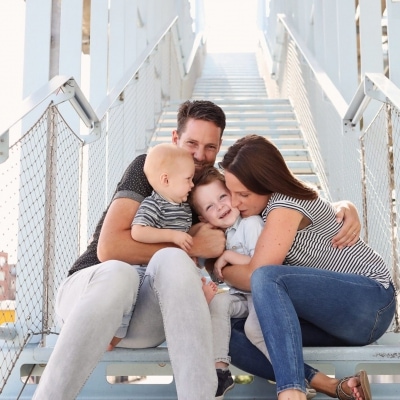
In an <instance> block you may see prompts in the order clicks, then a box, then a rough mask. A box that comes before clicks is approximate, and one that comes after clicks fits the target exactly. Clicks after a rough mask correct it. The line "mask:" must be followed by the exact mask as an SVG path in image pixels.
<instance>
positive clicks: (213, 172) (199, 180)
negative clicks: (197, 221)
mask: <svg viewBox="0 0 400 400" xmlns="http://www.w3.org/2000/svg"><path fill="white" fill-rule="evenodd" d="M215 181H220V182H222V183H223V184H224V185H225V177H224V175H223V174H222V173H221V171H220V170H219V169H217V168H215V167H213V166H208V167H205V168H204V169H202V170H200V171H198V172H197V171H196V173H195V175H194V177H193V184H194V187H193V188H192V190H191V192H190V193H189V197H188V202H189V204H190V206H191V207H192V208H193V210H194V211H196V213H197V214H200V213H199V210H198V208H197V205H196V202H195V201H194V198H195V193H196V190H197V189H198V188H199V187H200V186H204V185H209V184H210V183H212V182H215Z"/></svg>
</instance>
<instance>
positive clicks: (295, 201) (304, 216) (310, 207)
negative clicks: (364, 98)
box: [214, 135, 395, 400]
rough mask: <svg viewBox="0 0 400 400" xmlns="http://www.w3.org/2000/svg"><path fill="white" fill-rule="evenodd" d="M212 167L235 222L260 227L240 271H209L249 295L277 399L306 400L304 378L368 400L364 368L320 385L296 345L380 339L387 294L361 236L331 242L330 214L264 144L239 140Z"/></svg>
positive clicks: (386, 278) (387, 284)
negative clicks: (351, 241)
mask: <svg viewBox="0 0 400 400" xmlns="http://www.w3.org/2000/svg"><path fill="white" fill-rule="evenodd" d="M220 164H221V167H222V168H223V169H224V171H225V179H226V185H227V187H228V188H229V190H230V192H231V195H232V205H233V206H234V207H237V208H239V210H240V211H241V214H242V217H248V216H250V215H257V214H260V213H261V214H262V216H263V219H264V221H265V225H264V229H263V231H262V233H261V235H260V237H259V239H258V242H257V245H256V249H255V253H254V256H253V257H252V259H251V261H250V263H249V264H248V265H234V266H229V267H228V266H227V267H224V268H223V269H222V272H221V269H220V270H215V271H214V272H215V274H216V275H217V276H219V277H220V278H221V279H224V280H225V281H226V282H228V283H229V284H231V285H234V286H235V287H238V288H241V289H243V290H249V289H251V291H252V294H253V301H254V306H255V309H256V313H257V316H258V319H259V322H260V325H261V328H262V331H263V335H264V339H265V342H266V345H267V347H268V351H269V353H270V357H271V362H272V365H273V368H274V373H275V380H276V383H277V392H278V399H279V400H288V399H291V400H305V399H306V395H305V384H304V382H305V380H306V381H307V382H308V383H309V384H310V386H311V387H312V388H314V389H315V390H317V391H319V392H322V393H325V394H327V395H329V396H331V397H338V398H339V399H342V400H344V399H357V400H361V399H362V400H369V399H371V398H372V397H371V394H370V388H369V383H368V377H367V375H366V372H365V371H361V372H360V373H359V374H357V375H355V376H353V377H347V378H343V379H342V380H338V379H335V378H329V377H327V376H326V375H324V374H322V373H320V372H318V371H317V370H316V369H314V368H311V367H310V366H308V365H306V364H304V361H303V354H302V343H307V345H309V346H310V345H313V346H320V345H330V344H332V345H342V346H346V345H347V346H363V345H367V344H370V343H372V342H374V341H375V340H377V339H378V338H379V337H381V336H382V335H383V334H384V333H385V331H386V330H387V328H388V327H389V325H390V323H391V321H392V319H393V316H394V311H395V290H394V287H393V283H392V281H391V278H390V274H389V271H388V268H387V267H386V265H385V264H384V262H383V260H382V258H381V257H380V256H379V255H378V254H377V253H376V252H374V251H373V250H372V249H371V248H370V247H368V246H367V245H366V244H365V243H364V242H363V241H362V240H361V239H360V240H358V241H357V243H356V244H355V245H353V246H351V247H347V248H344V249H339V248H337V247H336V248H335V247H333V246H332V245H331V242H332V237H333V236H334V235H335V234H336V232H337V231H338V229H340V226H341V225H340V224H338V223H337V222H336V219H335V211H334V208H333V207H332V205H331V204H330V203H328V202H327V201H325V200H323V199H322V198H320V197H319V196H318V192H317V191H316V190H315V189H313V188H311V187H310V186H308V185H306V184H305V183H303V182H301V181H300V180H298V179H297V178H296V177H295V176H294V175H293V174H292V173H291V172H290V171H289V169H288V168H287V166H286V163H285V161H284V159H283V157H282V155H281V154H280V152H279V150H278V149H277V148H276V147H275V146H274V145H273V144H272V143H271V142H270V141H268V140H267V139H265V138H263V137H261V136H257V135H249V136H246V137H244V138H242V139H240V140H238V141H237V142H236V143H235V144H234V145H233V146H231V147H230V148H229V149H228V152H227V153H226V154H225V156H224V158H223V160H222V162H221V163H220ZM249 165H251V168H248V166H249ZM338 293H340V295H338ZM301 324H303V327H302V326H301ZM304 325H307V329H304ZM302 328H303V336H302ZM305 331H306V332H307V334H306V337H305V336H304V332H305Z"/></svg>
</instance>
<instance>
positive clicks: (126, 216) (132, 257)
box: [97, 198, 173, 264]
mask: <svg viewBox="0 0 400 400" xmlns="http://www.w3.org/2000/svg"><path fill="white" fill-rule="evenodd" d="M139 205H140V203H139V202H137V201H135V200H132V199H128V198H119V199H115V200H114V201H113V202H112V203H111V204H110V207H109V209H108V211H107V214H106V217H105V219H104V223H103V226H102V229H101V232H100V237H99V243H98V245H97V257H98V258H99V260H100V261H101V262H104V261H108V260H120V261H125V262H127V263H129V264H147V263H148V262H149V260H150V258H151V257H152V256H153V254H154V253H155V252H156V251H157V250H160V249H162V248H163V247H167V244H166V243H157V244H154V243H151V244H145V243H140V242H136V241H135V240H133V239H132V237H131V223H132V221H133V218H134V217H135V215H136V212H137V210H138V208H139ZM170 246H173V245H172V244H170Z"/></svg>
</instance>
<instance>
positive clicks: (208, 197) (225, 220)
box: [193, 180, 240, 229]
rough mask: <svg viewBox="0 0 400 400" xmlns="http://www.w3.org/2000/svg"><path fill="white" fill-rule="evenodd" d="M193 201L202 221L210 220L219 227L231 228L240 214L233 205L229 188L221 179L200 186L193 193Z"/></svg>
mask: <svg viewBox="0 0 400 400" xmlns="http://www.w3.org/2000/svg"><path fill="white" fill-rule="evenodd" d="M193 201H194V203H195V204H196V211H197V212H198V213H199V218H200V221H202V222H209V223H210V224H211V225H213V226H215V227H217V228H222V229H226V228H229V227H230V226H232V225H233V224H234V223H235V221H236V220H237V219H238V217H239V215H240V212H239V210H238V209H237V208H235V207H232V203H231V195H230V193H229V190H228V189H227V188H226V186H225V185H224V183H222V182H221V181H217V180H216V181H213V182H211V183H209V184H207V185H200V186H198V187H197V188H196V191H195V192H194V193H193Z"/></svg>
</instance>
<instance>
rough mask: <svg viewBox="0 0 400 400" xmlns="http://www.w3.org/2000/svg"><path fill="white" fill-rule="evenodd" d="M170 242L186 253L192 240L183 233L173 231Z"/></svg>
mask: <svg viewBox="0 0 400 400" xmlns="http://www.w3.org/2000/svg"><path fill="white" fill-rule="evenodd" d="M171 241H172V242H173V243H175V244H176V245H178V246H179V247H180V248H181V249H182V250H185V251H186V252H187V253H188V252H189V250H190V249H191V247H192V245H193V238H192V237H191V236H190V235H189V234H188V233H185V232H179V231H173V232H172V237H171Z"/></svg>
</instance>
